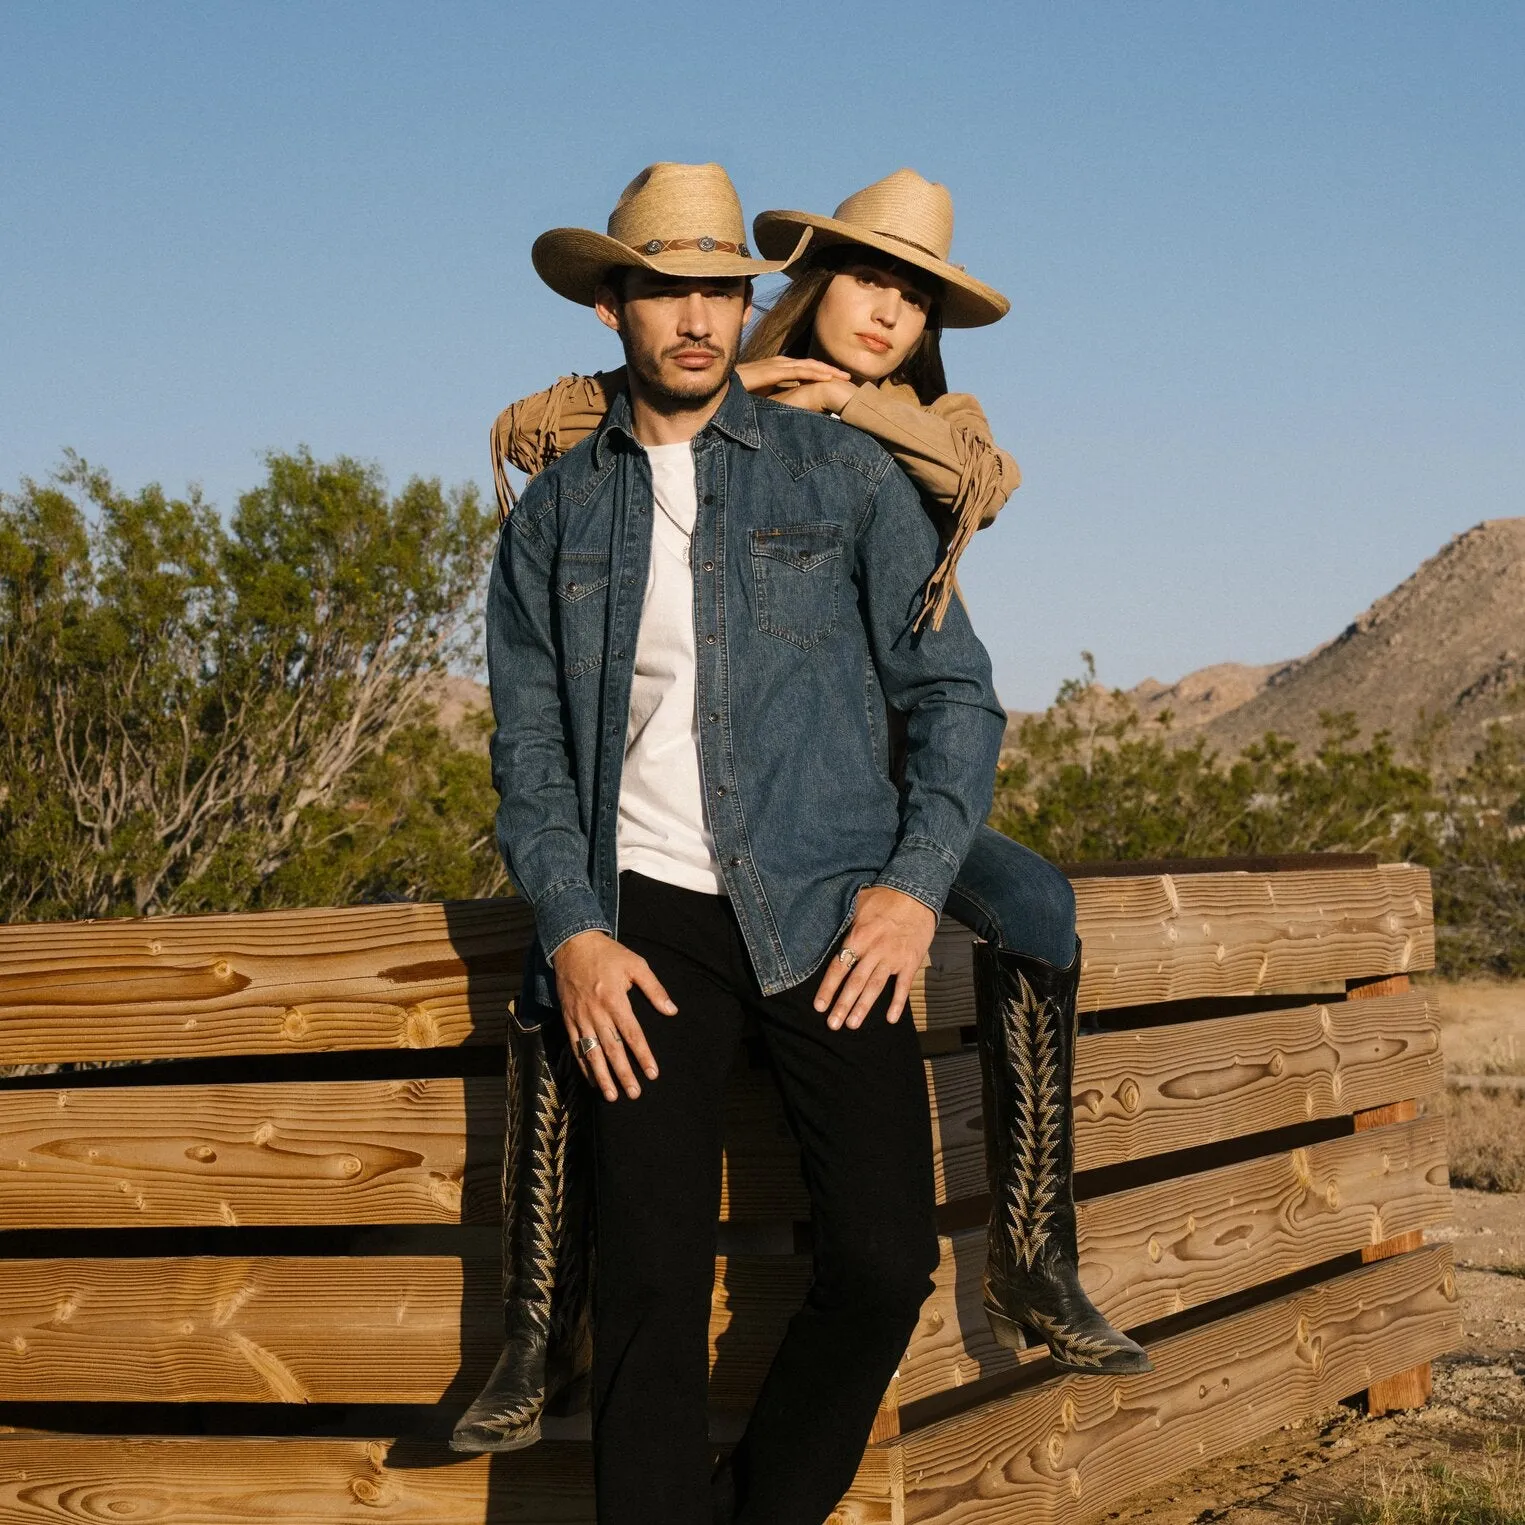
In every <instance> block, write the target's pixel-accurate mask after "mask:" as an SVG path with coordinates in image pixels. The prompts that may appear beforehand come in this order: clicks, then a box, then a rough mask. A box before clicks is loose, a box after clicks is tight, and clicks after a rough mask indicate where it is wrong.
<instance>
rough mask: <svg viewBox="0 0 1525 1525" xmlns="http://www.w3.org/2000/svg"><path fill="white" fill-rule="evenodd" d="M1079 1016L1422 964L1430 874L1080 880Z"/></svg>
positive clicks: (1431, 940)
mask: <svg viewBox="0 0 1525 1525" xmlns="http://www.w3.org/2000/svg"><path fill="white" fill-rule="evenodd" d="M1075 898H1076V915H1077V917H1078V920H1079V927H1080V937H1081V942H1082V944H1083V946H1084V955H1083V963H1082V976H1081V982H1080V1005H1081V1009H1082V1010H1084V1011H1098V1010H1101V1009H1102V1008H1104V1007H1108V1006H1137V1005H1142V1004H1145V1003H1150V1002H1157V1001H1179V1000H1184V999H1187V998H1189V997H1196V996H1226V995H1259V994H1261V993H1262V992H1267V991H1294V990H1307V989H1309V988H1319V985H1318V982H1320V981H1330V980H1345V979H1353V978H1359V977H1361V976H1366V975H1375V974H1396V973H1400V972H1402V973H1406V972H1409V971H1412V970H1415V969H1428V968H1430V967H1432V966H1433V964H1434V962H1435V926H1434V916H1433V911H1432V909H1431V901H1430V876H1429V871H1428V870H1427V869H1422V868H1415V867H1413V866H1411V865H1408V864H1395V865H1386V866H1383V867H1381V868H1376V869H1335V870H1332V871H1329V872H1314V873H1288V874H1188V875H1182V876H1172V875H1168V874H1165V875H1157V876H1150V877H1142V878H1137V879H1106V878H1101V879H1082V880H1078V881H1077V882H1076V884H1075Z"/></svg>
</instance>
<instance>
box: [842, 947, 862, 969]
mask: <svg viewBox="0 0 1525 1525" xmlns="http://www.w3.org/2000/svg"><path fill="white" fill-rule="evenodd" d="M837 962H838V963H839V964H846V965H847V967H848V968H849V969H851V968H852V966H853V965H854V964H856V963H857V962H858V955H857V954H856V953H854V952H853V950H852V949H851V948H849V947H847V946H846V945H845V944H844V945H843V948H842V951H841V952H840V953H839V954H837Z"/></svg>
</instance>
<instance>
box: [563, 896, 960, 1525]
mask: <svg viewBox="0 0 1525 1525" xmlns="http://www.w3.org/2000/svg"><path fill="white" fill-rule="evenodd" d="M619 935H620V941H621V942H623V943H625V944H626V945H627V946H628V947H630V948H633V949H635V950H636V951H637V952H638V953H640V954H641V955H642V956H643V957H644V958H645V959H646V960H647V961H648V962H649V963H650V964H651V966H652V968H653V969H654V970H655V971H656V974H657V977H658V978H659V979H660V980H661V981H662V983H663V985H664V986H665V987H666V988H667V992H668V994H669V995H670V996H671V997H672V998H673V1000H674V1001H675V1002H676V1003H677V1005H678V1014H677V1016H674V1017H669V1016H664V1015H662V1014H661V1013H660V1012H658V1011H656V1010H655V1008H653V1007H652V1006H651V1005H650V1003H649V1002H647V1001H646V1000H645V999H644V997H642V996H641V995H640V993H639V991H635V990H632V991H631V993H630V994H631V999H632V1001H633V1003H634V1005H635V1011H636V1015H637V1017H638V1018H639V1020H640V1023H641V1026H642V1028H643V1029H644V1031H645V1034H646V1039H647V1041H648V1043H650V1045H651V1049H652V1052H653V1054H654V1055H655V1056H656V1060H657V1066H658V1069H659V1070H660V1072H661V1073H660V1077H659V1078H658V1079H657V1080H655V1081H647V1080H643V1081H642V1093H641V1096H640V1097H639V1099H638V1100H635V1101H631V1100H630V1099H629V1098H628V1097H626V1096H623V1095H622V1096H621V1098H620V1100H618V1101H616V1102H606V1101H605V1100H604V1099H603V1097H602V1095H600V1094H599V1093H598V1092H596V1091H594V1092H592V1093H591V1095H592V1107H593V1114H594V1133H595V1140H596V1142H595V1150H596V1165H595V1181H596V1191H597V1231H598V1271H597V1277H596V1286H595V1291H594V1302H593V1318H594V1355H593V1426H594V1428H593V1451H594V1474H595V1479H596V1484H597V1492H598V1518H599V1522H600V1525H712V1522H714V1521H716V1520H726V1521H730V1520H734V1521H736V1522H737V1525H821V1522H822V1521H823V1520H825V1518H826V1517H827V1515H828V1514H830V1512H831V1511H832V1509H833V1508H834V1507H835V1506H836V1503H837V1501H838V1499H839V1498H840V1497H841V1496H842V1494H843V1493H844V1492H846V1490H847V1488H848V1486H849V1485H850V1484H851V1482H852V1478H853V1473H854V1471H855V1470H856V1467H857V1464H858V1460H859V1458H860V1456H861V1455H862V1452H863V1447H864V1445H865V1443H866V1442H867V1440H868V1434H869V1429H870V1427H871V1426H872V1424H873V1419H874V1414H875V1412H876V1411H877V1409H878V1405H879V1400H880V1398H881V1397H882V1396H883V1394H884V1390H885V1388H886V1386H887V1385H888V1383H889V1380H890V1377H891V1376H892V1375H893V1374H894V1370H895V1367H896V1365H897V1364H898V1362H899V1360H900V1357H901V1356H902V1355H903V1354H904V1353H905V1348H906V1345H907V1343H908V1342H909V1340H910V1337H911V1333H912V1331H913V1330H914V1329H915V1327H916V1320H917V1318H918V1316H919V1314H920V1310H921V1305H922V1303H923V1301H925V1299H926V1297H927V1295H928V1294H929V1293H930V1291H931V1290H932V1281H931V1275H932V1271H933V1270H934V1268H935V1267H936V1265H937V1255H938V1249H937V1227H936V1217H935V1205H936V1195H935V1190H934V1186H933V1177H932V1136H931V1121H930V1116H929V1109H928V1105H927V1089H926V1080H925V1076H924V1072H923V1069H922V1062H921V1054H920V1049H919V1046H918V1044H917V1039H916V1031H915V1028H914V1026H913V1025H912V1022H911V1019H910V1014H909V1013H907V1014H906V1015H905V1016H904V1017H903V1018H902V1019H901V1021H900V1022H899V1023H898V1024H896V1025H895V1026H891V1025H890V1024H889V1023H888V1022H886V1021H885V1018H884V1013H885V1009H886V1006H887V1004H888V997H887V996H886V997H885V998H884V999H883V1000H881V1002H880V1003H879V1005H878V1006H877V1007H876V1009H875V1011H874V1013H873V1014H872V1015H871V1016H870V1017H869V1019H868V1020H867V1021H866V1022H865V1023H864V1024H863V1025H862V1027H860V1028H859V1029H858V1030H857V1031H856V1032H850V1031H848V1030H846V1029H843V1030H841V1031H839V1032H832V1031H831V1030H830V1029H828V1027H827V1026H826V1018H825V1016H824V1015H823V1014H822V1013H820V1012H817V1011H816V1010H815V1009H814V1008H813V1007H812V1005H811V1001H812V999H813V997H814V994H815V990H816V986H817V985H818V983H819V976H816V977H813V978H811V979H809V980H807V981H806V982H805V983H804V984H802V985H799V986H796V987H795V988H794V989H792V990H788V991H785V992H784V993H782V994H781V995H776V996H767V997H765V996H763V995H762V994H761V993H760V992H759V990H758V987H757V982H756V980H755V978H754V977H753V974H752V969H751V965H750V963H749V961H748V958H747V952H746V948H745V946H744V944H743V942H742V939H741V933H740V930H739V928H738V927H737V924H736V919H735V917H734V915H733V914H732V911H731V905H730V902H729V901H728V900H727V899H725V898H724V897H723V896H715V895H702V894H696V893H694V892H693V891H691V890H684V889H678V888H676V887H674V886H672V885H667V884H661V883H658V882H656V881H655V880H651V879H646V878H644V877H642V876H640V875H637V874H629V873H627V874H624V875H622V876H621V880H620V925H619ZM748 1017H751V1018H753V1019H755V1021H756V1022H757V1024H758V1027H759V1028H760V1030H761V1034H762V1037H763V1040H764V1042H765V1044H766V1047H767V1051H768V1055H769V1058H770V1061H771V1064H772V1068H773V1071H774V1075H775V1077H776V1079H777V1081H778V1085H779V1089H780V1092H781V1093H782V1095H783V1100H784V1108H785V1111H786V1114H787V1116H788V1119H789V1124H790V1126H791V1128H792V1129H793V1131H794V1134H795V1137H796V1138H797V1140H798V1141H799V1144H800V1147H801V1151H802V1154H803V1160H804V1174H805V1184H806V1186H807V1188H808V1190H809V1194H810V1203H811V1220H812V1223H813V1225H814V1245H815V1249H814V1267H813V1270H814V1275H813V1279H812V1282H811V1286H810V1291H809V1294H808V1295H807V1297H806V1299H805V1303H804V1306H803V1307H802V1308H801V1309H800V1310H799V1312H798V1313H796V1314H795V1315H794V1317H793V1319H792V1320H791V1321H790V1324H789V1328H788V1331H787V1333H786V1334H785V1336H784V1340H783V1343H782V1345H781V1346H780V1347H779V1350H778V1353H777V1355H776V1356H775V1357H774V1360H773V1364H772V1366H771V1367H770V1368H769V1371H768V1375H767V1378H766V1379H765V1381H764V1383H763V1387H762V1391H761V1393H760V1394H759V1396H758V1399H757V1402H756V1405H755V1406H754V1408H753V1410H752V1414H751V1417H750V1419H749V1421H748V1423H747V1427H746V1431H745V1433H744V1435H743V1436H742V1439H741V1441H740V1443H739V1444H738V1446H737V1447H736V1450H735V1451H734V1453H733V1454H732V1456H731V1458H730V1462H729V1465H728V1466H723V1467H722V1468H721V1469H720V1471H719V1472H718V1473H716V1474H715V1477H714V1479H713V1481H712V1478H711V1472H712V1463H713V1452H712V1451H711V1448H710V1444H709V1439H708V1431H707V1425H706V1417H705V1409H706V1397H707V1388H708V1369H709V1338H708V1331H709V1318H710V1295H711V1289H712V1287H713V1285H714V1275H715V1244H716V1224H717V1220H718V1217H719V1203H720V1172H721V1123H722V1114H723V1110H724V1098H725V1088H726V1075H727V1073H728V1071H729V1070H730V1068H731V1063H732V1060H733V1059H734V1058H735V1056H736V1052H737V1049H738V1046H739V1043H740V1038H741V1032H742V1024H743V1021H744V1020H745V1019H746V1018H748ZM552 1026H553V1028H554V1029H556V1030H557V1031H558V1035H559V1041H561V1042H565V1030H564V1029H562V1028H561V1025H560V1023H555V1024H552Z"/></svg>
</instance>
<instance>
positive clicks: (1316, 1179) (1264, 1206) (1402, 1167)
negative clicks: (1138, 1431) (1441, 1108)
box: [710, 1118, 1450, 1405]
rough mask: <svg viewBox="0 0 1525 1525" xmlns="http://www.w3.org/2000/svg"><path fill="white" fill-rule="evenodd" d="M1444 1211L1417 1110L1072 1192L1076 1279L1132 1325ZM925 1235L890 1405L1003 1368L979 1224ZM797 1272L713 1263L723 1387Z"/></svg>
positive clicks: (1444, 1198) (784, 1318)
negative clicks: (929, 1243) (1095, 1191)
mask: <svg viewBox="0 0 1525 1525" xmlns="http://www.w3.org/2000/svg"><path fill="white" fill-rule="evenodd" d="M1449 1216H1450V1194H1449V1191H1448V1188H1447V1186H1446V1155H1445V1122H1444V1119H1442V1118H1422V1119H1419V1120H1417V1121H1413V1122H1408V1123H1401V1124H1397V1125H1395V1126H1393V1127H1390V1128H1383V1129H1380V1130H1377V1131H1375V1132H1371V1133H1365V1134H1362V1135H1352V1136H1349V1137H1346V1138H1339V1139H1332V1140H1329V1141H1327V1142H1325V1143H1321V1144H1316V1145H1313V1146H1312V1147H1310V1148H1307V1149H1295V1150H1292V1151H1289V1152H1283V1153H1279V1154H1274V1155H1268V1156H1264V1157H1262V1158H1259V1159H1252V1160H1245V1161H1242V1162H1240V1163H1237V1164H1233V1165H1227V1166H1223V1167H1221V1168H1220V1169H1217V1170H1209V1171H1203V1172H1201V1173H1199V1174H1196V1175H1191V1176H1184V1177H1179V1178H1177V1179H1175V1180H1169V1181H1162V1182H1159V1183H1157V1184H1154V1185H1150V1186H1143V1187H1136V1188H1134V1189H1132V1190H1129V1191H1121V1192H1115V1193H1113V1194H1111V1195H1109V1196H1104V1197H1095V1198H1093V1199H1091V1200H1090V1201H1088V1202H1083V1203H1081V1204H1080V1222H1079V1236H1080V1272H1081V1280H1082V1282H1083V1283H1084V1285H1085V1288H1086V1290H1087V1292H1089V1293H1090V1295H1091V1297H1092V1298H1093V1300H1094V1301H1095V1302H1096V1304H1097V1306H1098V1307H1099V1308H1100V1309H1101V1310H1102V1312H1103V1313H1105V1314H1106V1316H1107V1317H1108V1318H1109V1319H1111V1320H1112V1321H1113V1322H1114V1323H1115V1324H1117V1325H1119V1326H1120V1327H1122V1328H1125V1329H1132V1328H1137V1327H1138V1326H1139V1325H1141V1324H1145V1323H1149V1322H1151V1321H1153V1320H1155V1319H1159V1318H1166V1317H1169V1316H1170V1315H1172V1314H1176V1313H1181V1312H1184V1311H1185V1310H1187V1309H1189V1308H1197V1307H1201V1306H1202V1305H1203V1304H1205V1303H1209V1302H1212V1301H1214V1300H1215V1299H1217V1298H1222V1297H1228V1296H1230V1295H1232V1294H1234V1293H1238V1292H1243V1291H1245V1290H1247V1289H1249V1288H1253V1287H1256V1286H1260V1285H1262V1284H1263V1283H1265V1282H1269V1281H1273V1280H1275V1279H1276V1278H1278V1277H1281V1276H1286V1275H1289V1274H1290V1273H1292V1272H1295V1271H1301V1270H1304V1269H1306V1268H1307V1267H1309V1266H1314V1265H1318V1264H1321V1263H1322V1262H1324V1261H1326V1260H1332V1259H1334V1258H1335V1257H1336V1256H1340V1255H1346V1254H1351V1253H1354V1252H1355V1251H1358V1250H1360V1249H1362V1248H1363V1247H1365V1246H1367V1245H1371V1244H1373V1243H1376V1242H1378V1241H1380V1240H1382V1239H1385V1238H1387V1237H1389V1236H1390V1235H1391V1234H1392V1233H1393V1232H1395V1231H1405V1232H1406V1231H1410V1230H1415V1231H1418V1230H1422V1229H1423V1228H1424V1227H1427V1226H1435V1225H1438V1224H1441V1223H1444V1222H1445V1221H1447V1219H1448V1218H1449ZM940 1244H941V1250H942V1255H941V1260H940V1263H939V1265H938V1268H937V1270H936V1272H935V1273H934V1276H933V1291H932V1295H931V1296H930V1297H929V1298H928V1299H927V1301H926V1303H925V1304H924V1305H923V1307H922V1310H921V1318H920V1321H919V1322H918V1324H917V1326H916V1330H915V1332H914V1333H913V1334H912V1336H911V1342H910V1346H909V1348H908V1349H907V1351H906V1354H905V1357H904V1359H903V1360H902V1361H901V1363H900V1374H899V1379H898V1383H897V1393H896V1402H897V1405H907V1404H911V1403H916V1402H919V1401H921V1400H923V1399H926V1398H930V1397H932V1396H933V1395H935V1394H937V1393H940V1392H945V1391H947V1390H948V1389H950V1388H958V1387H964V1386H967V1385H968V1384H970V1383H972V1382H976V1381H980V1380H982V1379H985V1378H991V1377H996V1376H999V1375H1001V1374H1002V1373H1009V1372H1013V1371H1015V1370H1016V1369H1017V1358H1016V1357H1015V1356H1014V1355H1013V1354H1012V1353H1011V1352H1010V1351H1007V1350H1004V1349H1002V1348H1001V1347H1000V1346H998V1345H997V1344H996V1343H995V1340H994V1338H993V1337H992V1336H991V1334H990V1329H989V1325H988V1323H987V1322H986V1319H985V1314H984V1309H983V1306H982V1287H981V1282H982V1276H983V1272H984V1268H985V1232H984V1230H983V1229H971V1230H967V1231H965V1232H962V1233H958V1234H953V1235H948V1236H944V1237H943V1238H942V1239H941V1241H940ZM807 1276H808V1261H807V1260H805V1259H804V1258H803V1257H801V1258H796V1259H794V1260H793V1261H792V1262H785V1263H783V1264H781V1263H780V1262H779V1261H777V1260H774V1261H767V1260H759V1259H755V1258H752V1257H740V1256H737V1257H733V1258H732V1259H731V1260H730V1262H729V1264H728V1265H723V1266H722V1269H721V1271H720V1272H719V1274H718V1275H717V1277H716V1292H715V1301H714V1304H713V1312H712V1317H711V1324H710V1333H711V1351H712V1356H713V1359H714V1362H715V1367H714V1369H715V1371H716V1373H717V1374H722V1375H723V1376H724V1377H725V1379H726V1386H727V1389H728V1390H731V1391H735V1390H740V1391H743V1392H745V1391H747V1390H748V1389H749V1387H750V1386H751V1385H752V1384H755V1383H759V1382H760V1381H761V1379H762V1376H763V1373H764V1372H765V1371H766V1369H767V1363H768V1361H769V1360H771V1359H772V1353H773V1350H774V1348H775V1346H776V1344H777V1341H778V1340H779V1339H780V1338H781V1337H782V1335H783V1331H784V1326H785V1324H786V1323H787V1322H788V1319H789V1318H790V1316H791V1315H792V1314H793V1312H794V1310H795V1308H797V1307H798V1305H799V1300H800V1298H801V1296H802V1295H803V1293H804V1290H805V1285H806V1280H807Z"/></svg>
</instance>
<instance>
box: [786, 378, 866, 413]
mask: <svg viewBox="0 0 1525 1525" xmlns="http://www.w3.org/2000/svg"><path fill="white" fill-rule="evenodd" d="M855 391H857V388H856V387H855V386H854V385H853V384H852V382H850V381H808V382H806V383H805V385H804V386H799V387H790V388H789V389H788V390H787V391H783V392H775V393H774V394H773V401H774V402H786V403H788V404H789V406H790V407H791V408H804V409H805V411H806V412H807V413H840V412H841V411H842V409H843V408H845V407H846V406H847V404H848V402H849V401H851V399H852V395H853V393H854V392H855Z"/></svg>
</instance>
